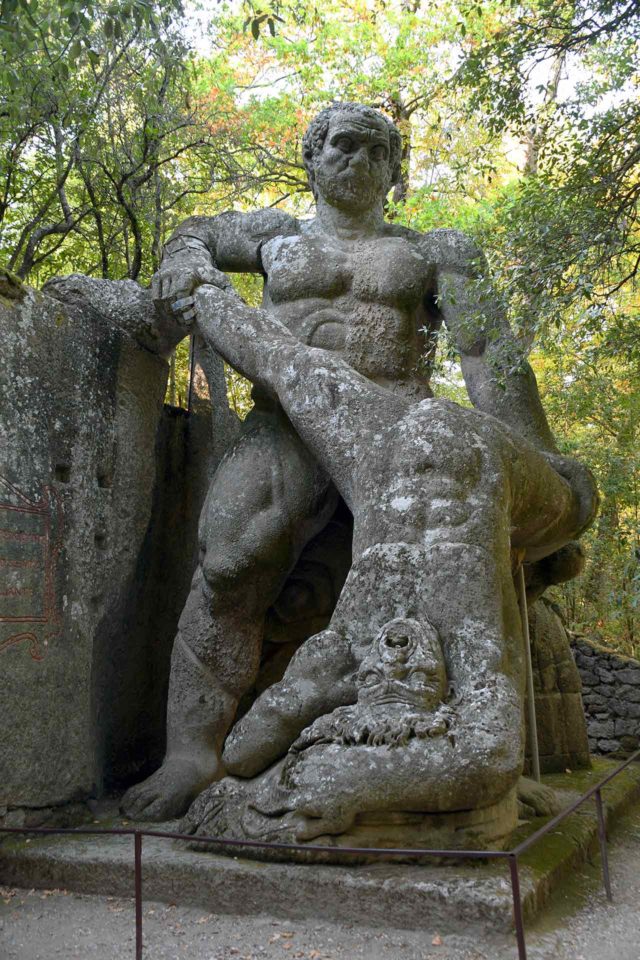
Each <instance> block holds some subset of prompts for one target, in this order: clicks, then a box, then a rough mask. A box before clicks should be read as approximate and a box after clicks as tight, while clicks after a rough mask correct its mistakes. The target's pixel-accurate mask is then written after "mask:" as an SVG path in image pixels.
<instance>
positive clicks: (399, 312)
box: [262, 234, 433, 382]
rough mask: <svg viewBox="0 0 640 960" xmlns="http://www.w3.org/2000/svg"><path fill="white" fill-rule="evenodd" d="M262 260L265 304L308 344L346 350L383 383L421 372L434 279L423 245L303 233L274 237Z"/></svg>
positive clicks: (361, 368)
mask: <svg viewBox="0 0 640 960" xmlns="http://www.w3.org/2000/svg"><path fill="white" fill-rule="evenodd" d="M262 263H263V267H264V271H265V274H266V284H265V304H264V305H265V307H266V308H267V309H269V310H270V311H271V312H273V313H275V315H276V316H277V317H278V318H279V319H280V320H281V321H282V322H283V323H284V324H285V325H286V326H287V327H288V328H289V329H290V330H291V332H292V333H293V334H294V335H295V336H296V337H298V338H299V339H300V340H302V341H303V342H304V343H308V344H309V345H310V346H314V347H321V348H323V349H325V350H335V351H338V352H339V353H341V354H342V355H343V356H344V357H345V359H346V360H347V361H348V362H349V363H350V364H351V365H352V366H353V367H354V368H355V369H356V370H358V371H359V372H360V373H362V374H363V375H364V376H366V377H370V378H371V379H373V380H376V381H378V382H389V381H396V382H397V381H403V380H407V379H411V378H412V377H413V376H414V373H413V371H414V370H415V367H416V363H417V360H418V356H419V354H420V345H419V342H418V327H419V324H418V323H416V319H417V314H418V308H419V306H420V304H421V302H422V300H423V298H424V296H425V293H426V292H427V291H428V289H429V288H430V285H431V284H432V277H433V271H432V269H431V267H430V264H429V263H428V262H427V260H426V259H425V258H424V257H423V256H422V254H421V253H420V251H419V250H418V249H417V247H416V246H414V245H412V244H411V243H409V242H408V241H407V240H405V239H404V238H401V237H384V236H383V237H376V238H374V239H369V240H358V241H349V242H347V241H337V240H333V238H330V237H326V236H324V235H317V234H315V235H314V234H302V235H297V236H290V237H282V238H276V239H274V240H270V241H268V242H267V243H266V244H264V245H263V247H262Z"/></svg>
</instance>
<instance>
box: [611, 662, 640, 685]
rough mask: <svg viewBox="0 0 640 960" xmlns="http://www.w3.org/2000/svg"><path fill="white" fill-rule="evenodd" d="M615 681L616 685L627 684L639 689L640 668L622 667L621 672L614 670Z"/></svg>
mask: <svg viewBox="0 0 640 960" xmlns="http://www.w3.org/2000/svg"><path fill="white" fill-rule="evenodd" d="M616 681H617V682H618V683H629V684H633V686H635V687H639V686H640V668H630V667H623V669H622V670H616Z"/></svg>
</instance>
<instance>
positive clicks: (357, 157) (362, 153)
mask: <svg viewBox="0 0 640 960" xmlns="http://www.w3.org/2000/svg"><path fill="white" fill-rule="evenodd" d="M349 166H350V167H353V168H354V170H360V169H364V168H365V167H366V168H367V169H368V168H369V154H368V152H367V148H366V147H365V146H363V147H360V149H359V150H357V151H356V152H355V153H354V155H353V156H352V157H351V160H350V161H349Z"/></svg>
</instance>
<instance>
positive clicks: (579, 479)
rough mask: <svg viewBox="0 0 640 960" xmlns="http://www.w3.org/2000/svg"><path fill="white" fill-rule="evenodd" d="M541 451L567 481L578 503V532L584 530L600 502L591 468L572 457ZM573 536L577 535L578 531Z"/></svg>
mask: <svg viewBox="0 0 640 960" xmlns="http://www.w3.org/2000/svg"><path fill="white" fill-rule="evenodd" d="M541 452H542V454H543V456H544V458H545V460H546V461H547V463H548V464H549V466H550V467H553V469H554V470H555V471H556V473H559V474H560V476H561V477H563V479H565V480H566V481H567V483H568V484H569V486H570V487H571V489H572V490H573V492H574V494H575V495H576V497H577V499H578V503H579V517H578V524H579V527H580V532H582V531H583V530H586V528H587V527H588V526H590V524H591V523H592V522H593V520H594V518H595V516H596V513H597V511H598V504H599V502H600V498H599V496H598V488H597V486H596V481H595V478H594V476H593V474H592V473H591V470H589V468H588V467H585V466H584V464H582V463H580V462H579V461H578V460H574V459H573V458H572V457H565V456H562V454H559V453H549V452H546V451H544V450H543V451H541ZM575 536H578V533H576V534H575Z"/></svg>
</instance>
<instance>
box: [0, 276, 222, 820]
mask: <svg viewBox="0 0 640 960" xmlns="http://www.w3.org/2000/svg"><path fill="white" fill-rule="evenodd" d="M84 279H85V280H87V278H84ZM88 283H89V285H90V283H91V281H88ZM101 283H102V284H103V286H102V287H100V289H106V288H105V287H104V284H105V283H107V282H106V281H103V282H101ZM133 287H135V288H136V291H137V293H136V298H137V299H135V298H134V300H135V302H133V306H134V308H135V309H134V310H133V313H132V317H131V318H130V319H132V326H131V328H130V329H127V328H126V324H125V325H124V326H122V325H119V323H118V322H116V321H117V320H118V317H116V318H115V319H114V318H111V319H109V318H107V317H106V316H105V315H104V313H102V312H101V311H100V310H98V309H95V308H94V307H92V306H90V305H89V304H84V305H82V304H80V303H79V302H77V303H62V302H61V301H60V300H58V299H53V298H52V297H51V296H48V295H45V294H42V293H37V292H35V291H30V290H25V292H24V296H23V297H22V299H21V300H17V301H13V304H12V305H6V303H3V302H0V338H1V340H2V344H3V349H2V360H1V362H0V408H1V409H2V420H1V422H0V530H1V533H0V561H1V564H2V573H3V578H4V579H6V582H7V583H8V589H7V590H6V591H5V592H4V593H3V595H2V597H0V669H1V670H2V677H3V679H2V684H1V685H0V715H1V716H2V717H3V720H4V730H3V736H2V738H1V740H0V804H4V805H8V806H9V807H12V808H16V807H40V808H42V807H55V806H59V805H63V804H68V803H70V802H75V801H80V800H83V799H86V798H87V797H89V796H92V795H93V796H95V795H99V794H100V792H101V791H102V790H103V787H104V784H105V781H108V780H109V779H111V780H115V779H117V776H118V772H117V771H118V770H120V772H121V773H122V772H123V771H124V770H126V769H129V770H131V766H132V764H137V763H139V762H140V757H142V762H144V761H145V759H146V761H147V762H148V760H149V759H151V760H152V761H153V759H155V760H156V762H157V760H158V759H159V758H158V757H157V756H156V757H155V758H154V757H153V756H151V757H150V754H153V753H154V751H155V753H156V754H157V752H158V750H161V749H162V739H163V733H164V731H163V727H164V699H163V698H164V694H165V686H166V679H167V674H168V662H169V657H170V648H171V641H172V634H173V631H174V629H175V623H176V621H177V617H178V615H179V612H180V604H181V600H182V599H183V598H184V596H185V595H186V591H187V590H188V586H189V579H190V575H191V572H192V570H193V565H194V561H195V552H196V523H197V511H198V505H199V503H200V502H201V501H202V498H203V496H204V493H205V491H206V486H207V481H208V474H209V471H210V466H211V465H210V463H209V461H208V460H207V456H206V455H205V454H206V449H207V444H209V445H210V439H209V438H210V436H211V421H210V413H209V410H208V411H207V414H206V416H205V418H204V421H205V422H204V426H205V429H204V431H202V432H203V435H206V438H207V439H206V440H205V441H204V444H203V446H202V449H201V451H200V453H201V454H202V456H201V459H200V461H199V463H198V464H196V465H195V467H194V470H195V473H198V471H200V473H201V474H202V478H203V481H204V482H201V481H200V480H198V481H196V479H194V476H193V474H192V477H191V480H193V482H192V483H191V482H190V487H189V490H188V491H187V495H186V496H185V491H184V490H183V491H182V492H181V494H180V495H177V490H174V492H175V493H176V496H177V503H178V504H183V505H185V506H186V505H187V504H188V508H189V510H190V511H191V514H193V511H194V510H195V516H193V515H191V516H190V517H189V518H187V519H186V520H185V517H184V516H179V510H177V508H176V507H175V505H174V504H172V505H171V510H172V511H173V516H174V520H175V521H176V522H177V524H178V526H177V527H176V528H175V529H180V534H179V535H178V536H176V535H175V533H174V534H173V541H171V539H170V538H169V539H168V538H167V537H165V538H164V539H163V538H162V537H159V535H158V533H157V527H156V528H155V529H154V524H153V522H152V521H153V519H158V511H162V509H164V508H163V505H162V497H161V496H160V493H159V490H158V487H157V485H156V477H158V476H160V477H162V478H163V479H164V475H165V473H166V472H168V471H170V469H171V464H170V463H168V462H167V458H168V457H169V456H170V450H169V448H168V447H167V446H166V445H163V444H160V446H158V443H157V441H158V429H159V424H161V422H162V418H163V416H164V414H163V402H164V392H165V385H166V380H167V374H168V364H167V361H166V359H164V357H163V356H160V355H158V354H156V353H154V352H153V351H152V350H151V349H149V346H148V345H147V344H146V343H145V344H144V345H142V344H141V343H140V342H138V340H137V339H136V336H135V323H139V322H140V317H141V316H142V314H143V312H144V311H142V310H141V308H140V303H139V302H138V301H139V300H140V298H144V297H146V300H147V301H148V303H147V308H149V304H150V298H149V294H148V293H146V292H145V291H143V290H142V288H139V287H137V285H135V284H133ZM131 289H132V285H131V284H130V283H126V284H124V286H123V287H120V286H119V285H118V284H117V283H110V284H109V290H110V291H111V292H112V293H113V294H114V296H115V297H116V300H118V297H119V291H121V290H122V291H124V292H127V291H128V292H130V291H131ZM125 301H126V296H124V294H123V297H122V298H120V299H119V300H118V303H119V305H120V307H121V308H122V309H123V310H124V313H123V316H124V314H126V313H127V311H126V303H125ZM152 309H153V308H152V306H151V310H152ZM136 311H137V320H136V317H135V316H133V314H134V313H136ZM130 312H131V311H130ZM148 313H149V310H148V309H147V314H148ZM127 316H128V314H127ZM120 319H122V317H120ZM192 426H194V424H193V423H192ZM195 432H196V433H197V431H195ZM184 440H185V434H184V432H183V434H182V440H181V443H180V445H181V448H182V449H183V450H184V449H187V448H186V447H185V443H184ZM198 484H199V485H200V487H198ZM185 512H186V511H185ZM179 524H182V526H179ZM154 551H155V552H154ZM160 552H162V556H159V553H160ZM173 592H175V594H176V595H177V601H176V604H177V609H173V610H170V609H169V608H168V607H167V605H166V604H165V605H164V606H162V598H163V597H164V596H166V595H168V594H170V593H171V594H172V595H173ZM156 610H161V611H162V613H163V614H164V618H163V622H160V621H158V620H157V619H154V618H155V613H156ZM172 617H173V620H172V619H171V618H172ZM163 659H164V662H165V664H166V665H165V666H164V667H163ZM151 741H153V744H151ZM134 753H135V754H136V756H135V758H133V754H134Z"/></svg>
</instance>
